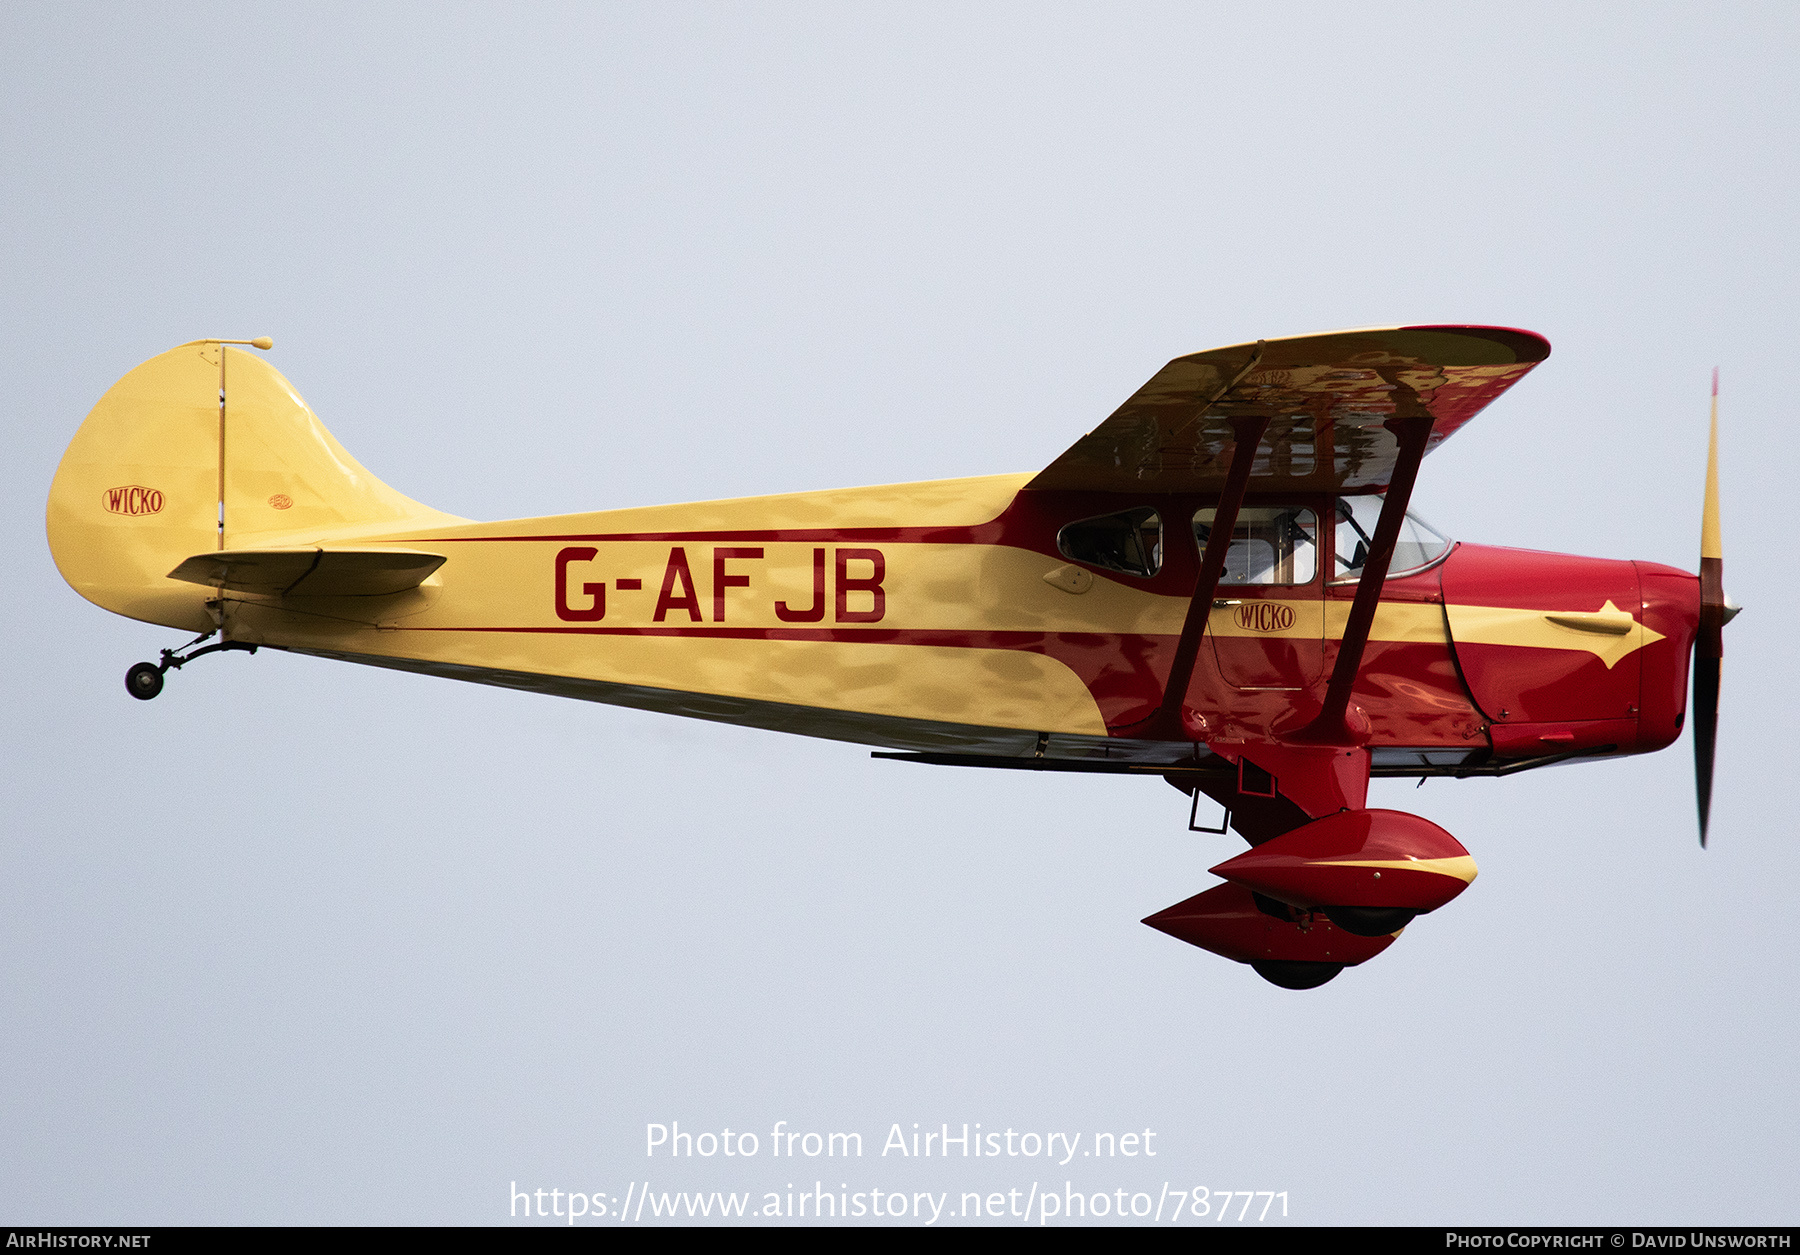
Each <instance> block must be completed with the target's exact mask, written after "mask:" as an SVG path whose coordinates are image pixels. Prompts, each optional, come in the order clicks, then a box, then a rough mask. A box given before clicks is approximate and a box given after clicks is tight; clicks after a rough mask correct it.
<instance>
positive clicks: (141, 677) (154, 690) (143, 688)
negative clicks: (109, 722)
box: [125, 662, 163, 702]
mask: <svg viewBox="0 0 1800 1255" xmlns="http://www.w3.org/2000/svg"><path fill="white" fill-rule="evenodd" d="M162 686H163V673H162V668H161V667H159V666H157V665H156V664H155V663H153V662H140V663H138V665H137V666H135V667H133V668H132V669H131V670H129V671H127V672H126V673H125V691H126V692H127V693H130V694H131V695H132V696H133V697H135V698H137V699H138V700H139V701H140V702H147V701H149V700H150V699H151V698H152V697H155V696H156V695H157V694H158V693H160V692H162Z"/></svg>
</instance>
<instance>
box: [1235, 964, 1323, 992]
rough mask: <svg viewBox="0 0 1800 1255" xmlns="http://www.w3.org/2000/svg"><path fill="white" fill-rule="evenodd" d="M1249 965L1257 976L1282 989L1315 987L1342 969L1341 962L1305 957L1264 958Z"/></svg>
mask: <svg viewBox="0 0 1800 1255" xmlns="http://www.w3.org/2000/svg"><path fill="white" fill-rule="evenodd" d="M1250 966H1251V967H1253V968H1255V969H1256V974H1257V975H1258V976H1260V977H1262V978H1263V979H1264V980H1266V981H1268V982H1269V983H1270V984H1271V985H1280V986H1281V987H1282V988H1283V989H1317V988H1318V987H1319V986H1320V985H1323V984H1324V983H1325V982H1326V981H1328V980H1330V979H1331V978H1332V977H1333V976H1336V975H1337V974H1338V973H1339V972H1341V971H1343V970H1344V965H1343V964H1342V963H1313V962H1309V961H1307V960H1305V959H1265V960H1264V961H1263V962H1261V963H1252V964H1251V965H1250Z"/></svg>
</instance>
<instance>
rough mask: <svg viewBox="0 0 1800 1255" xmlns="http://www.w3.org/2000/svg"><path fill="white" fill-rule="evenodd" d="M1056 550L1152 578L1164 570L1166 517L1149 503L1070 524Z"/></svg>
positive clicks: (1108, 568)
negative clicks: (1163, 536)
mask: <svg viewBox="0 0 1800 1255" xmlns="http://www.w3.org/2000/svg"><path fill="white" fill-rule="evenodd" d="M1056 549H1057V552H1058V553H1060V554H1062V556H1063V557H1065V558H1067V559H1069V560H1070V561H1071V562H1082V563H1085V564H1087V565H1088V566H1097V567H1099V568H1101V569H1102V570H1105V571H1118V572H1120V573H1122V574H1125V575H1135V576H1137V577H1138V578H1139V579H1148V578H1149V577H1150V576H1152V575H1155V574H1156V573H1157V572H1158V571H1160V570H1161V569H1162V518H1161V516H1160V515H1158V514H1157V513H1156V511H1155V510H1152V509H1150V508H1149V507H1148V506H1140V507H1139V508H1138V509H1136V510H1126V511H1124V512H1123V513H1120V514H1103V515H1101V516H1100V517H1099V518H1093V519H1082V520H1080V521H1079V522H1076V523H1070V524H1069V525H1068V526H1067V527H1065V528H1063V529H1062V530H1061V531H1060V532H1058V533H1057V534H1056Z"/></svg>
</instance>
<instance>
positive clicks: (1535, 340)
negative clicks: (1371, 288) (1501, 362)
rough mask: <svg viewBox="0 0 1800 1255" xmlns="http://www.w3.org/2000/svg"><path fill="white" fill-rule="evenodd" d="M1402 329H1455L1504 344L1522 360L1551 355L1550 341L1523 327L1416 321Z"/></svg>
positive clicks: (1538, 360)
mask: <svg viewBox="0 0 1800 1255" xmlns="http://www.w3.org/2000/svg"><path fill="white" fill-rule="evenodd" d="M1399 330H1401V331H1453V332H1460V333H1461V334H1463V335H1469V336H1475V337H1477V338H1478V339H1482V340H1491V341H1493V342H1494V343H1496V344H1503V345H1505V346H1506V347H1507V348H1509V349H1511V350H1512V351H1513V355H1514V357H1515V358H1516V359H1517V360H1518V361H1521V362H1533V363H1535V362H1541V361H1543V360H1544V359H1545V358H1547V357H1549V356H1550V341H1548V340H1547V339H1545V338H1544V337H1543V336H1541V335H1539V334H1538V333H1537V332H1535V331H1527V330H1526V329H1525V328H1523V327H1488V326H1482V325H1480V324H1477V323H1415V324H1412V325H1410V326H1405V327H1401V328H1399Z"/></svg>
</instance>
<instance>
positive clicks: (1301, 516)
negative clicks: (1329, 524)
mask: <svg viewBox="0 0 1800 1255" xmlns="http://www.w3.org/2000/svg"><path fill="white" fill-rule="evenodd" d="M1217 513H1218V511H1216V510H1214V509H1211V508H1208V509H1205V510H1201V511H1200V512H1199V513H1197V514H1195V515H1194V539H1195V540H1196V541H1198V542H1199V544H1200V548H1201V551H1202V552H1204V551H1205V549H1206V542H1207V540H1208V539H1209V538H1210V537H1211V536H1212V526H1213V518H1214V517H1215V516H1216V515H1217ZM1318 570H1319V523H1318V516H1317V515H1315V514H1314V513H1313V512H1312V511H1311V510H1308V509H1306V508H1305V507H1303V506H1245V507H1243V508H1242V509H1240V510H1239V511H1238V516H1237V525H1236V526H1235V527H1233V528H1232V529H1231V548H1230V549H1228V550H1226V553H1225V573H1224V574H1223V575H1221V576H1220V577H1219V583H1220V584H1310V583H1312V581H1313V577H1314V576H1315V575H1317V574H1318Z"/></svg>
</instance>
